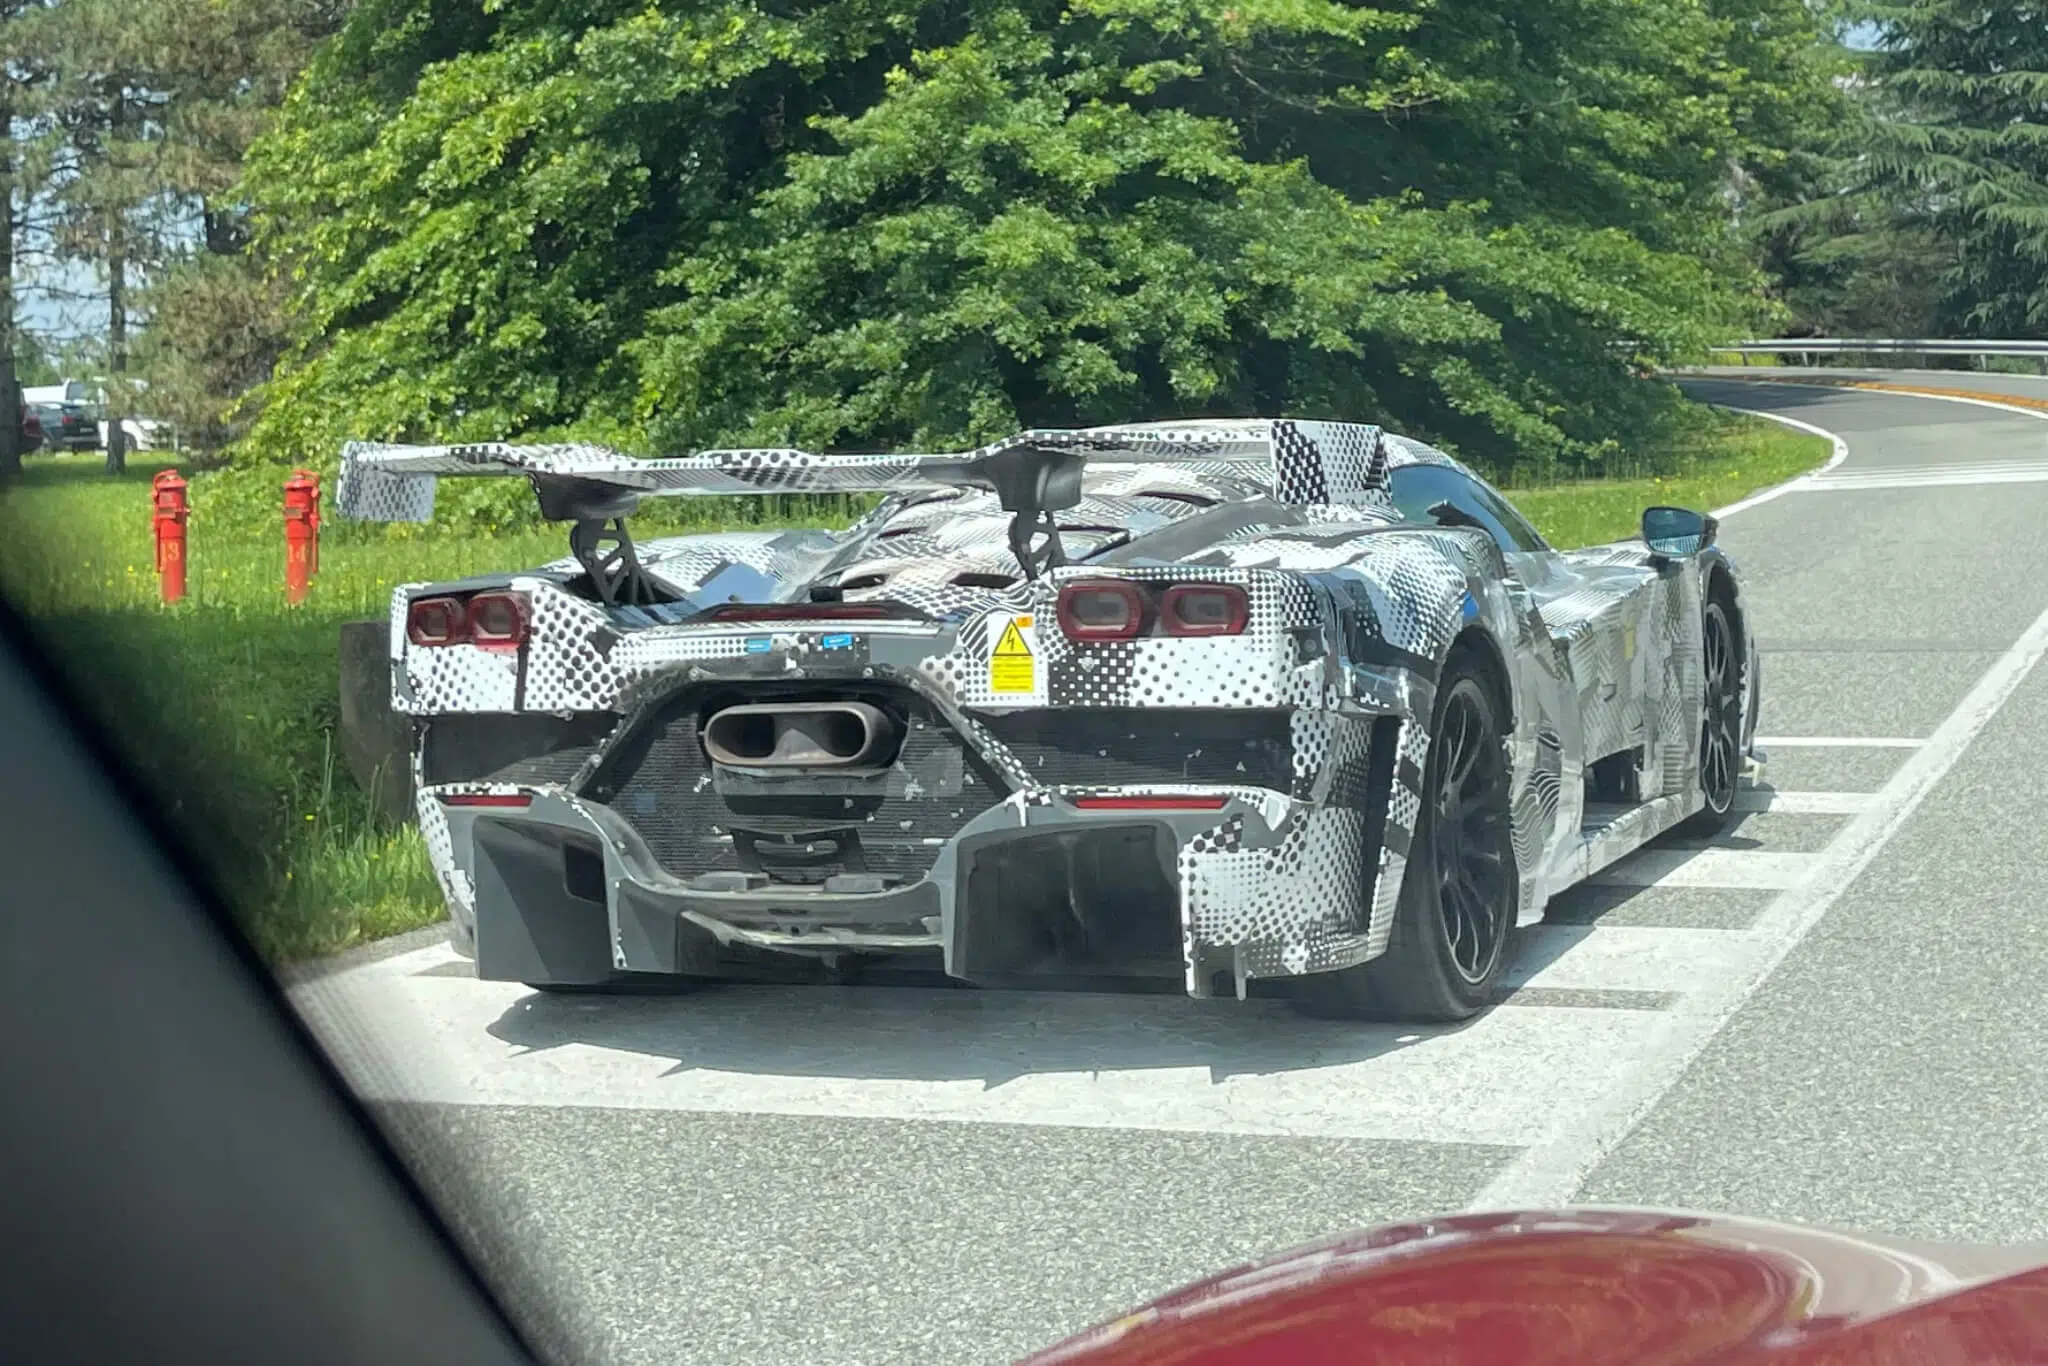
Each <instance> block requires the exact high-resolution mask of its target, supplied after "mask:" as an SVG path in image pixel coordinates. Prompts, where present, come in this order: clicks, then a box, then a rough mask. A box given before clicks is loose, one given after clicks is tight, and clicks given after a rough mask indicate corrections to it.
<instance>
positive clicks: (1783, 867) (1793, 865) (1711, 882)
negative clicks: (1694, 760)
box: [1587, 844, 1820, 891]
mask: <svg viewBox="0 0 2048 1366" xmlns="http://www.w3.org/2000/svg"><path fill="white" fill-rule="evenodd" d="M1819 857H1820V856H1819V855H1818V854H1778V853H1766V852H1763V851H1759V850H1749V849H1666V848H1661V847H1659V846H1657V845H1654V844H1653V845H1651V846H1650V847H1649V848H1647V849H1641V850H1638V851H1637V852H1635V853H1633V854H1630V855H1628V856H1627V857H1626V858H1623V859H1621V860H1620V861H1619V862H1616V863H1611V864H1609V865H1608V866H1607V867H1605V868H1602V869H1601V870H1600V871H1599V872H1597V873H1595V874H1593V876H1592V877H1591V878H1589V879H1587V882H1588V884H1589V885H1593V886H1607V887H1752V888H1761V889H1764V890H1767V891H1781V890H1783V889H1785V888H1788V887H1797V886H1798V885H1799V884H1800V883H1801V882H1803V881H1805V879H1806V877H1807V875H1808V874H1809V873H1810V872H1812V870H1813V863H1814V860H1815V859H1817V858H1819Z"/></svg>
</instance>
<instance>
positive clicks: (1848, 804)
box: [1735, 787, 1876, 816]
mask: <svg viewBox="0 0 2048 1366" xmlns="http://www.w3.org/2000/svg"><path fill="white" fill-rule="evenodd" d="M1875 796H1876V794H1875V793H1871V792H1780V791H1778V790H1777V789H1775V788H1768V787H1763V788H1750V789H1747V790H1745V791H1742V792H1738V793H1736V794H1735V810H1737V811H1740V812H1744V813H1745V814H1751V815H1753V814H1756V813H1759V812H1764V811H1779V812H1783V813H1785V814H1787V815H1793V816H1854V815H1857V814H1858V813H1860V812H1863V811H1867V810H1869V809H1870V803H1871V801H1872V800H1873V799H1874V798H1875Z"/></svg>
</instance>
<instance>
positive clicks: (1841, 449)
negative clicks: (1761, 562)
mask: <svg viewBox="0 0 2048 1366" xmlns="http://www.w3.org/2000/svg"><path fill="white" fill-rule="evenodd" d="M1713 406H1714V407H1716V408H1720V409H1723V410H1725V411H1727V412H1731V413H1746V414H1748V415H1749V416H1750V417H1760V418H1763V419H1764V420H1765V421H1766V422H1776V423H1778V424H1779V425H1780V426H1785V427H1793V428H1796V429H1798V430H1799V431H1802V432H1805V433H1806V434H1807V435H1809V436H1818V437H1824V438H1826V439H1827V440H1828V441H1830V442H1833V443H1834V448H1833V451H1832V452H1831V453H1830V454H1829V456H1828V460H1827V463H1826V464H1824V465H1822V466H1821V467H1820V468H1819V469H1817V470H1809V471H1807V472H1806V473H1805V474H1802V475H1799V476H1797V477H1795V478H1792V479H1788V480H1786V481H1785V482H1784V483H1782V484H1774V485H1772V486H1771V487H1770V488H1767V489H1759V490H1757V491H1756V492H1755V493H1752V494H1750V495H1749V497H1747V498H1744V499H1741V500H1739V501H1737V502H1733V503H1730V504H1729V505H1728V506H1727V507H1724V508H1716V509H1715V510H1714V511H1713V513H1712V514H1711V515H1712V516H1713V517H1714V518H1715V519H1716V520H1720V519H1722V518H1726V517H1733V516H1734V515H1735V514H1736V513H1738V512H1743V511H1746V510H1748V509H1749V508H1753V507H1756V506H1757V505H1758V504H1760V503H1768V502H1770V501H1771V500H1772V499H1773V498H1782V497H1784V496H1785V495H1786V494H1788V493H1790V492H1792V491H1793V490H1794V489H1797V488H1799V487H1801V486H1802V485H1804V484H1805V483H1806V482H1807V481H1808V480H1810V479H1817V478H1819V477H1821V476H1822V475H1825V474H1826V473H1827V472H1828V471H1829V470H1831V469H1834V468H1835V467H1836V466H1837V465H1839V464H1841V463H1842V462H1843V461H1844V460H1847V459H1848V458H1849V443H1848V442H1846V441H1844V440H1843V439H1842V438H1841V437H1839V436H1837V435H1835V434H1834V433H1833V432H1831V431H1828V430H1827V429H1826V428H1824V427H1816V426H1814V425H1813V424H1812V423H1811V422H1801V421H1800V420H1799V419H1798V418H1796V417H1786V416H1785V415H1784V414H1783V413H1768V412H1765V411H1764V410H1763V409H1761V408H1737V407H1735V406H1734V405H1733V404H1728V403H1716V404H1714V405H1713Z"/></svg>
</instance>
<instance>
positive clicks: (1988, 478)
mask: <svg viewBox="0 0 2048 1366" xmlns="http://www.w3.org/2000/svg"><path fill="white" fill-rule="evenodd" d="M2040 483H2048V464H2040V463H2034V462H2024V463H2023V462H2020V461H2013V462H2010V463H2007V464H2002V465H1983V466H1965V465H1932V466H1923V467H1919V468H1912V467H1908V468H1902V469H1891V470H1871V471H1869V472H1867V473H1861V474H1838V475H1834V476H1833V477H1831V478H1827V479H1814V478H1809V479H1807V480H1806V481H1804V482H1803V483H1801V484H1800V486H1799V488H1798V492H1801V493H1860V492H1863V491H1865V490H1868V489H1935V488H1972V487H1976V486H1978V485H1983V484H2040Z"/></svg>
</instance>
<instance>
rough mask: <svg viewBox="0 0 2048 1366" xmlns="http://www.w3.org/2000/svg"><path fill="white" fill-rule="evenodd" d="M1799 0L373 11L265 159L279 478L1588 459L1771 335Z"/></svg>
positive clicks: (848, 0) (260, 160)
mask: <svg viewBox="0 0 2048 1366" xmlns="http://www.w3.org/2000/svg"><path fill="white" fill-rule="evenodd" d="M1815 40H1816V30H1815V25H1814V21H1813V19H1812V17H1811V15H1810V14H1809V13H1808V11H1807V9H1806V7H1805V6H1804V5H1803V4H1802V3H1800V0H1647V2H1645V0H1529V2H1528V3H1520V4H1516V5H1513V6H1507V5H1499V6H1478V5H1456V6H1452V5H1431V4H1423V3H1388V4H1384V5H1382V6H1380V7H1370V8H1369V7H1365V6H1361V5H1356V4H1337V3H1331V2H1330V0H1293V2H1292V3H1286V4H1278V3H1270V0H1064V3H1053V2H1052V0H953V2H951V3H946V4H937V3H924V4H904V3H895V4H886V5H885V4H879V3H875V0H833V2H832V3H827V4H820V5H815V6H810V7H804V8H797V9H789V10H781V9H777V10H774V11H764V10H762V9H760V8H757V7H755V6H753V5H751V4H741V3H691V4H683V3H680V2H679V0H676V2H673V3H662V2H661V0H657V3H655V4H653V5H647V4H644V3H634V4H625V3H614V2H613V0H567V2H565V0H503V3H499V4H494V5H489V6H485V7H483V8H481V9H478V8H476V7H474V6H470V5H466V4H458V3H456V2H455V0H365V3H364V4H363V5H362V6H361V7H360V8H358V10H357V11H356V12H355V13H354V15H353V16H352V18H351V20H350V22H349V23H348V24H347V26H346V27H345V28H344V30H343V32H342V34H341V35H340V36H339V37H338V39H337V40H336V41H335V42H334V43H333V44H332V45H331V46H329V47H328V48H327V49H326V50H325V51H323V53H322V54H321V55H320V57H319V58H318V59H317V60H316V61H315V63H314V65H313V66H312V68H311V69H310V71H309V73H308V77H307V79H306V81H305V82H304V84H303V85H302V86H301V87H300V88H299V89H298V90H297V91H296V92H295V93H294V95H293V96H292V98H291V99H290V100H289V101H288V103H287V107H286V112H285V115H284V118H283V120H282V122H281V124H280V126H279V128H278V129H277V131H276V132H275V133H274V134H272V135H270V136H268V137H266V138H264V139H262V140H260V141H259V143H258V144H257V146H256V147H255V148H254V149H253V151H252V154H251V158H250V163H249V175H248V179H247V182H246V184H247V189H248V193H249V196H250V198H251V200H252V201H253V202H254V204H255V205H256V207H257V228H258V234H259V241H260V242H261V244H262V245H263V247H264V249H265V250H266V251H267V252H269V253H271V254H272V256H273V258H274V259H275V260H276V261H277V262H278V263H279V265H280V268H281V269H283V270H284V271H286V272H287V273H288V275H289V278H290V279H291V280H292V282H293V290H294V292H293V296H292V305H293V328H294V332H293V346H292V349H291V351H290V353H289V354H288V356H287V358H286V360H285V362H284V363H283V364H282V365H281V366H280V368H279V370H278V372H277V375H276V377H275V378H274V380H273V381H272V382H271V383H270V384H269V385H268V386H266V389H265V391H264V395H263V397H264V401H265V405H266V406H265V409H264V412H263V414H262V416H261V418H260V419H259V421H258V423H257V427H256V432H255V438H254V439H253V441H252V445H254V446H256V447H259V448H261V449H262V450H264V451H266V452H274V453H276V454H278V455H283V456H289V457H290V458H294V459H307V458H319V457H325V456H327V455H329V453H330V452H331V450H332V448H333V445H334V444H335V443H336V442H337V441H338V440H339V439H341V438H342V437H344V436H346V435H351V434H362V435H379V436H406V437H425V436H443V437H479V436H486V435H488V436H500V435H508V434H510V435H520V434H537V433H542V432H554V431H563V430H570V429H574V430H578V431H581V432H584V433H587V434H591V435H599V436H608V437H612V438H614V439H620V440H626V441H629V442H633V443H635V444H639V445H642V446H647V447H653V448H661V449H678V448H684V447H701V446H706V445H712V444H722V443H726V442H742V441H744V442H766V441H797V442H802V443H805V444H808V445H820V446H822V445H859V444H881V443H913V442H914V443H923V444H933V445H938V444H955V443H960V442H965V441H971V440H976V439H981V438H985V437H988V436H990V435H993V434H996V433H998V432H1001V431H1004V430H1008V429H1011V428H1014V427H1016V426H1019V425H1023V424H1037V423H1067V422H1086V421H1097V420H1109V419H1115V418H1120V417H1132V416H1143V417H1168V416H1173V415H1178V414H1223V413H1245V412H1287V413H1302V414H1343V415H1349V416H1355V417H1367V418H1378V419H1382V420H1386V421H1389V422H1391V423H1394V424H1397V425H1399V426H1401V427H1403V428H1405V429H1407V430H1411V431H1415V432H1417V433H1420V434H1425V435H1430V436H1433V437H1435V438H1437V439H1438V440H1442V441H1444V442H1446V443H1447V444H1450V445H1452V446H1454V447H1455V448H1458V449H1461V450H1464V451H1465V452H1466V453H1468V454H1471V455H1473V456H1475V457H1477V458H1480V459H1482V460H1485V461H1487V462H1489V463H1491V464H1493V465H1495V466H1507V465H1510V464H1515V463H1521V464H1526V465H1533V466H1541V467H1550V466H1555V465H1558V464H1560V463H1565V464H1577V463H1586V462H1596V461H1598V460H1600V459H1601V458H1603V457H1604V456H1606V455H1608V454H1610V453H1612V452H1613V451H1615V450H1617V449H1618V448H1619V446H1620V445H1621V443H1622V442H1623V440H1624V439H1625V438H1627V437H1629V436H1639V435H1640V434H1642V433H1643V432H1644V431H1646V430H1648V429H1652V428H1654V426H1655V425H1656V423H1657V421H1658V420H1659V418H1660V417H1661V416H1662V415H1664V414H1665V413H1666V412H1668V411H1669V405H1670V403H1671V396H1670V394H1669V393H1668V391H1667V390H1665V389H1663V388H1662V387H1661V386H1655V385H1646V384H1644V383H1642V382H1641V381H1640V380H1639V378H1638V374H1639V371H1640V367H1641V366H1642V365H1644V364H1645V363H1649V362H1656V361H1664V360H1674V359H1680V358H1684V357H1688V356H1694V355H1698V354H1699V353H1700V352H1701V351H1702V350H1703V348H1704V347H1705V346H1706V345H1708V344H1710V343H1712V342H1715V341H1719V340H1725V339H1726V336H1727V335H1728V333H1730V332H1731V331H1736V330H1742V329H1743V328H1746V327H1748V326H1754V325H1757V324H1758V323H1759V322H1760V321H1761V319H1762V318H1763V317H1764V316H1765V311H1766V305H1765V303H1764V301H1763V299H1762V297H1761V294H1760V292H1759V291H1760V286H1761V278H1760V277H1759V276H1758V275H1757V274H1756V272H1755V270H1754V268H1753V264H1752V262H1751V261H1750V260H1749V259H1748V257H1747V255H1746V247H1745V244H1744V242H1743V241H1742V240H1741V238H1740V237H1739V236H1738V234H1737V233H1736V232H1735V231H1733V229H1732V227H1731V223H1730V219H1729V213H1728V191H1729V184H1730V180H1731V176H1732V175H1734V173H1735V171H1736V169H1737V168H1738V167H1741V166H1745V165H1749V164H1752V163H1755V164H1761V165H1768V164H1769V163H1770V162H1771V159H1772V157H1773V155H1774V152H1773V146H1774V139H1776V138H1778V137H1779V135H1780V130H1781V129H1782V128H1783V127H1785V126H1786V125H1788V124H1789V123H1790V122H1791V121H1792V120H1793V119H1794V117H1795V111H1797V110H1798V109H1799V108H1801V107H1802V104H1803V103H1806V102H1810V101H1811V100H1813V99H1814V98H1816V97H1818V96H1819V95H1820V94H1822V93H1824V91H1825V84H1824V72H1823V69H1822V66H1821V65H1820V64H1819V63H1818V62H1817V61H1816V60H1815V57H1814V53H1815V50H1816V48H1815Z"/></svg>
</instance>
